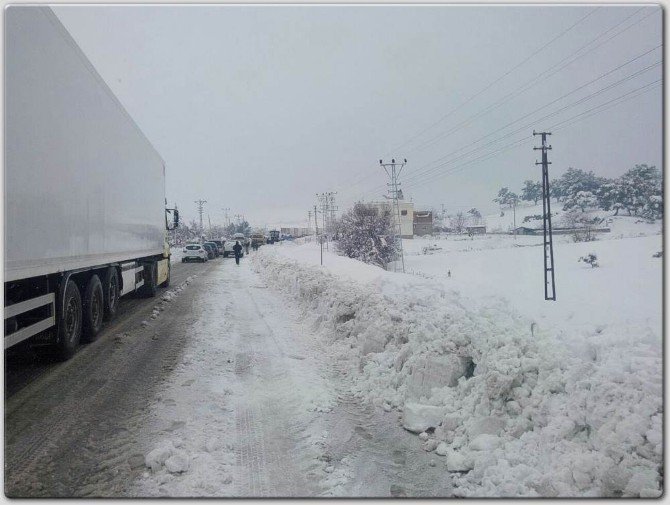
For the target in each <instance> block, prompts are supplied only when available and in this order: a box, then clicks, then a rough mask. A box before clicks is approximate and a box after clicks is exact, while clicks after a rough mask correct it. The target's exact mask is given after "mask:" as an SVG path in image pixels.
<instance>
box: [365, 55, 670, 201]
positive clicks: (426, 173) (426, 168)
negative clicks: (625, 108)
mask: <svg viewBox="0 0 670 505" xmlns="http://www.w3.org/2000/svg"><path fill="white" fill-rule="evenodd" d="M660 63H661V62H656V63H654V64H652V65H649V66H647V67H645V68H643V69H641V70H638V71H636V72H634V73H633V74H630V75H628V76H625V77H623V78H622V79H620V80H618V81H616V82H614V83H611V84H609V85H607V86H605V87H603V88H601V89H599V90H596V91H595V92H593V93H590V94H588V95H586V96H584V97H582V98H580V99H578V100H576V101H575V102H572V103H570V104H567V105H565V106H563V107H561V108H559V109H557V110H555V111H553V112H551V113H549V114H546V115H544V116H542V117H539V118H537V119H534V120H532V121H530V122H528V123H525V124H524V125H522V126H521V127H519V128H517V129H515V130H513V131H510V132H508V133H506V134H505V135H503V136H501V137H499V138H497V139H493V140H491V141H489V142H487V143H485V144H483V145H481V146H479V147H477V148H475V149H472V150H470V151H467V152H465V153H462V154H460V155H458V156H455V157H453V158H451V159H449V160H448V161H445V162H443V163H440V164H438V165H436V166H432V167H431V165H433V164H434V163H436V162H439V161H442V160H444V159H445V158H448V157H449V156H452V155H454V154H456V153H458V152H459V151H462V150H463V149H465V148H467V147H469V146H472V145H475V144H478V143H480V142H481V141H483V140H484V139H486V138H488V137H490V136H492V135H495V134H496V133H498V132H500V131H502V130H504V129H505V128H507V127H508V126H510V125H512V124H515V123H517V122H519V121H520V120H522V119H525V118H526V117H528V116H530V115H533V114H534V113H536V112H538V111H539V110H542V109H543V108H545V107H547V106H549V105H551V104H552V103H555V102H556V101H558V100H560V99H562V98H565V97H567V96H569V95H571V94H573V93H574V92H575V91H578V90H579V89H582V88H584V87H585V86H588V85H590V84H592V83H593V82H595V81H597V80H599V79H600V78H602V77H603V76H604V75H606V74H603V76H601V77H599V78H596V79H594V80H592V81H590V82H588V83H586V84H584V85H582V86H580V87H579V88H577V89H575V90H573V91H571V92H570V93H567V94H565V95H563V96H562V97H561V98H560V99H556V100H553V101H552V102H549V103H548V104H545V105H543V106H542V107H539V108H538V109H535V110H534V111H532V112H531V113H528V114H525V115H524V116H521V117H520V118H518V119H516V120H515V121H512V122H510V123H508V124H506V125H505V126H503V127H500V128H498V129H496V130H494V131H493V132H490V133H489V134H487V135H485V136H483V137H481V138H480V139H478V140H476V141H474V142H472V143H470V144H468V145H466V146H464V147H461V148H459V149H457V150H455V151H452V152H451V153H449V154H447V155H445V156H442V157H440V158H438V159H437V160H434V161H432V162H429V163H427V164H426V165H423V167H421V168H423V170H422V169H421V168H420V169H419V170H418V171H416V172H414V173H412V174H411V175H410V176H409V177H408V178H407V179H406V182H407V183H408V184H409V186H414V185H415V181H417V180H421V179H423V178H426V177H431V176H432V174H434V173H436V172H438V171H439V170H440V169H441V168H442V167H444V166H447V165H449V164H452V163H454V162H456V161H459V160H461V159H463V158H467V156H470V155H472V154H476V153H477V152H479V151H482V150H484V149H485V148H487V147H489V146H491V145H493V144H496V143H499V142H501V141H502V140H504V139H506V138H509V137H511V136H513V135H515V134H517V133H519V132H521V131H525V130H527V129H528V128H529V127H532V126H533V125H534V124H537V122H538V121H542V120H545V119H548V118H551V117H554V116H556V115H558V114H560V113H561V112H564V111H566V110H568V109H570V108H573V107H575V106H577V105H580V104H581V103H584V102H586V101H588V100H591V99H593V98H595V97H596V96H598V95H600V94H602V93H604V92H605V91H608V90H610V89H612V88H614V87H616V86H619V85H621V84H622V83H624V82H626V81H628V80H630V79H632V78H634V77H637V76H638V75H641V74H642V73H645V72H647V71H649V70H650V69H652V68H654V67H656V66H658V65H659V64H660ZM624 65H625V64H624ZM624 65H621V66H620V67H622V66H624ZM620 67H619V68H620ZM611 72H612V71H610V72H608V73H611ZM623 96H625V95H623ZM381 187H382V186H380V185H378V186H375V187H374V188H373V189H371V190H369V192H373V191H376V190H378V189H380V188H381Z"/></svg>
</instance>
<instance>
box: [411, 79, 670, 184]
mask: <svg viewBox="0 0 670 505" xmlns="http://www.w3.org/2000/svg"><path fill="white" fill-rule="evenodd" d="M661 82H662V79H657V80H656V81H653V82H651V83H649V84H646V85H644V86H641V87H640V88H636V89H634V90H632V91H629V92H627V93H624V94H623V95H620V96H618V97H616V98H613V99H612V100H609V101H607V102H604V103H602V104H600V105H597V106H595V107H593V108H591V109H589V110H587V111H584V112H581V113H579V114H576V115H575V116H572V117H570V118H567V119H566V120H564V121H562V122H559V123H556V124H555V125H552V126H551V127H550V128H548V129H551V130H552V131H557V130H559V129H563V128H565V127H567V126H571V125H572V124H574V123H577V122H578V121H580V120H582V119H586V118H587V117H591V116H595V115H596V114H599V113H601V112H604V111H606V110H609V109H611V108H612V107H614V106H616V105H620V104H621V103H624V102H626V101H628V100H630V99H632V98H635V97H637V96H640V95H642V94H644V93H646V92H648V91H651V89H653V87H655V85H657V84H659V83H661ZM599 109H600V110H599ZM587 114H588V115H587ZM578 118H580V119H578ZM561 125H565V126H561ZM557 126H561V128H558V127H557ZM530 138H532V137H531V136H525V137H523V138H521V139H518V140H516V141H514V142H512V143H510V144H507V145H505V146H503V147H502V148H500V149H498V150H496V151H492V152H489V153H486V154H484V155H482V156H480V157H478V158H474V159H472V160H469V161H466V162H464V163H462V164H460V165H457V166H455V167H452V168H450V169H449V170H447V171H444V172H443V173H441V174H437V175H436V176H435V177H431V178H428V179H425V180H423V181H420V182H415V183H410V184H409V185H410V186H412V187H414V188H416V187H420V186H422V185H424V184H426V183H428V182H433V181H434V180H435V179H436V178H441V177H444V176H445V175H450V174H454V173H457V172H459V171H461V169H462V168H463V167H465V166H467V165H470V164H472V163H475V162H477V161H485V160H487V159H491V158H493V157H494V156H495V155H497V154H499V153H502V152H506V151H509V150H510V149H513V148H514V147H518V146H521V145H522V144H524V143H525V142H526V141H527V140H529V139H530ZM446 165H448V163H445V164H444V165H443V166H446Z"/></svg>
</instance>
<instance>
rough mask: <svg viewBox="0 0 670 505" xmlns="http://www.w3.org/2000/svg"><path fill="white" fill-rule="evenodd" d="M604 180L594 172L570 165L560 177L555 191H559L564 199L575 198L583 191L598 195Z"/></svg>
mask: <svg viewBox="0 0 670 505" xmlns="http://www.w3.org/2000/svg"><path fill="white" fill-rule="evenodd" d="M603 181H604V179H602V178H599V177H596V176H595V175H593V172H585V171H584V170H580V169H576V168H572V167H570V168H568V171H567V172H565V173H564V174H563V175H562V176H561V177H560V178H559V179H558V181H557V182H558V184H557V187H556V189H555V190H554V191H553V192H554V194H556V191H558V193H559V194H560V195H561V197H562V198H563V201H567V200H568V199H570V198H575V197H576V196H577V193H579V192H582V191H583V192H588V193H592V194H594V195H596V194H598V192H599V190H600V186H601V185H602V184H603Z"/></svg>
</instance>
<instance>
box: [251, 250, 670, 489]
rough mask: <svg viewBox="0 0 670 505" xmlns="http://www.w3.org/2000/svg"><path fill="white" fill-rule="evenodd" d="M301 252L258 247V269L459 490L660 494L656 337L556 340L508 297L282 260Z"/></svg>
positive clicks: (605, 330)
mask: <svg viewBox="0 0 670 505" xmlns="http://www.w3.org/2000/svg"><path fill="white" fill-rule="evenodd" d="M305 248H311V249H310V251H309V252H310V253H311V252H313V251H312V249H314V246H312V245H305V246H300V247H293V248H282V250H281V252H280V251H279V250H271V249H266V250H262V251H261V252H260V253H259V254H258V255H256V257H255V258H254V259H253V261H254V268H255V269H256V270H257V271H258V272H259V273H260V274H261V275H262V276H263V277H264V279H265V280H266V282H267V283H268V284H269V285H270V286H272V287H274V288H276V289H278V290H280V291H282V292H283V293H284V294H285V295H286V296H287V298H290V299H293V300H294V301H296V302H297V303H298V304H299V306H300V307H302V308H303V310H304V311H305V314H306V315H308V314H313V315H314V316H313V324H314V329H315V331H317V332H319V333H320V334H321V335H322V336H323V337H324V338H327V339H328V340H329V341H330V342H331V344H332V347H333V349H334V352H337V353H341V355H343V356H348V357H349V358H352V359H353V358H355V359H356V360H358V362H359V370H360V372H361V373H360V375H359V376H358V378H357V386H356V388H357V393H358V394H359V395H361V396H363V397H366V398H368V399H370V400H371V401H373V402H374V403H375V404H376V405H378V406H379V407H383V408H384V409H385V410H391V409H392V408H395V409H397V410H399V411H403V423H404V426H405V427H406V428H407V429H409V430H411V431H414V432H421V435H420V437H421V439H422V441H423V448H424V449H425V450H427V451H435V452H436V454H438V455H440V456H443V457H444V458H445V469H446V471H450V472H455V473H454V475H455V480H454V483H455V492H456V494H457V495H463V496H562V497H568V496H659V495H660V493H661V489H660V473H659V470H660V465H661V464H662V432H661V426H662V394H661V391H662V379H661V370H662V368H661V367H662V361H661V352H660V351H661V342H660V337H658V336H657V335H655V334H654V333H653V332H652V331H651V330H649V329H646V330H645V328H643V327H634V328H628V327H620V326H617V327H616V328H610V327H601V328H599V331H596V332H593V333H590V334H589V333H581V334H575V335H571V336H570V337H567V336H565V335H563V336H561V337H560V338H559V337H558V336H554V335H550V334H549V333H548V332H546V331H542V329H538V328H537V327H534V328H533V327H531V321H529V320H527V319H525V318H524V317H522V316H520V315H518V314H517V313H516V312H515V311H514V310H513V309H512V308H511V307H510V306H509V304H508V303H507V302H506V301H504V300H503V299H501V298H500V297H498V298H495V297H493V298H487V300H486V303H485V304H478V303H476V302H475V301H472V300H467V299H464V298H462V297H461V296H460V295H459V294H458V293H456V292H454V291H450V290H447V289H446V288H445V287H444V285H442V284H440V283H438V282H435V281H431V280H426V279H422V278H418V277H415V276H409V275H400V274H393V273H391V272H385V271H383V270H381V269H379V268H376V267H373V266H370V265H365V264H362V263H360V262H356V261H354V260H349V259H347V258H338V257H335V256H333V255H328V256H327V258H326V260H325V261H326V264H327V265H328V268H319V267H318V266H311V265H309V264H306V263H307V262H306V261H301V262H298V261H295V260H294V259H291V258H290V257H287V255H292V256H294V257H301V254H303V253H304V252H305V250H306V249H305ZM314 250H316V249H314ZM315 257H317V258H318V255H317V256H315ZM317 261H318V260H317ZM534 326H535V325H534Z"/></svg>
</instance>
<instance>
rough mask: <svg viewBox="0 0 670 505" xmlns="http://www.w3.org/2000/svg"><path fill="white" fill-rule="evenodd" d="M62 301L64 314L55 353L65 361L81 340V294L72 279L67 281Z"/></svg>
mask: <svg viewBox="0 0 670 505" xmlns="http://www.w3.org/2000/svg"><path fill="white" fill-rule="evenodd" d="M62 301H63V303H62V307H63V314H62V315H61V317H60V321H59V325H58V341H57V342H56V347H55V349H54V355H55V358H56V359H59V360H61V361H65V360H66V359H69V358H71V357H72V356H73V355H74V353H75V351H76V350H77V346H78V345H79V341H80V340H81V325H82V309H81V295H80V294H79V288H78V287H77V284H75V282H74V281H73V280H72V279H69V280H68V281H67V284H66V286H65V289H64V290H63V300H62Z"/></svg>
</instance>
